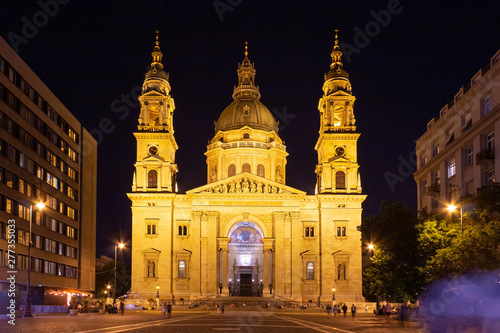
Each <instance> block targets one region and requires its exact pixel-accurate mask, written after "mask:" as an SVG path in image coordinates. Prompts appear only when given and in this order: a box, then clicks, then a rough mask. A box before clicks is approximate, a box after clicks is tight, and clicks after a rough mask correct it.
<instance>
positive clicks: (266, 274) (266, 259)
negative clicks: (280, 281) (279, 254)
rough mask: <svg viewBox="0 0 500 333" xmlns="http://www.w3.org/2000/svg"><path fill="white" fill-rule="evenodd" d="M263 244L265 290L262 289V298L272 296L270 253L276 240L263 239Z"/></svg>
mask: <svg viewBox="0 0 500 333" xmlns="http://www.w3.org/2000/svg"><path fill="white" fill-rule="evenodd" d="M261 242H262V243H263V244H264V248H263V251H264V288H263V289H262V296H264V297H269V296H270V295H271V291H270V289H269V282H270V269H269V255H270V253H269V252H270V251H271V249H272V248H273V242H274V239H272V238H263V239H261Z"/></svg>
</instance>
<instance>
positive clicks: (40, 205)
mask: <svg viewBox="0 0 500 333" xmlns="http://www.w3.org/2000/svg"><path fill="white" fill-rule="evenodd" d="M36 207H37V208H38V209H39V210H40V211H41V210H42V209H43V208H45V205H44V204H43V203H42V202H39V203H37V204H36ZM32 225H33V203H32V202H30V234H29V241H28V277H27V279H26V313H25V314H24V317H33V314H32V313H31V288H30V271H31V236H32V235H31V227H32Z"/></svg>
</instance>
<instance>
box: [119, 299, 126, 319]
mask: <svg viewBox="0 0 500 333" xmlns="http://www.w3.org/2000/svg"><path fill="white" fill-rule="evenodd" d="M120 312H121V314H122V316H123V313H124V312H125V305H124V304H123V301H120Z"/></svg>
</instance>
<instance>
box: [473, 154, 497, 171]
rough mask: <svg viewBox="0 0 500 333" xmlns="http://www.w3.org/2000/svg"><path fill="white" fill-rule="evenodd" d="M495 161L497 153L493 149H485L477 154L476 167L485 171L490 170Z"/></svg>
mask: <svg viewBox="0 0 500 333" xmlns="http://www.w3.org/2000/svg"><path fill="white" fill-rule="evenodd" d="M494 161H495V151H494V150H493V149H483V150H481V151H480V152H479V153H477V154H476V165H480V166H482V167H483V168H484V169H490V168H491V167H492V166H493V163H494Z"/></svg>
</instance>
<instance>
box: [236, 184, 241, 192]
mask: <svg viewBox="0 0 500 333" xmlns="http://www.w3.org/2000/svg"><path fill="white" fill-rule="evenodd" d="M236 193H241V183H240V182H237V183H236Z"/></svg>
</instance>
